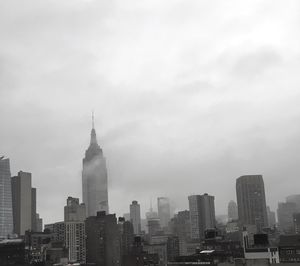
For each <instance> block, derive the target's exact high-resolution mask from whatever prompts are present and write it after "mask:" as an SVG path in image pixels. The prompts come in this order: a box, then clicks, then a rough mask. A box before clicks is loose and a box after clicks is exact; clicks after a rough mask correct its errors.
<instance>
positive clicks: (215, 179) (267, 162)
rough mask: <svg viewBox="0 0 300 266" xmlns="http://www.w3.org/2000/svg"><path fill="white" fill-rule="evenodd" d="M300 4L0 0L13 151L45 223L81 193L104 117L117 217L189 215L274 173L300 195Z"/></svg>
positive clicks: (277, 185) (2, 142)
mask: <svg viewBox="0 0 300 266" xmlns="http://www.w3.org/2000/svg"><path fill="white" fill-rule="evenodd" d="M299 29H300V1H298V0H294V1H293V0H287V1H283V0H281V1H277V0H264V1H263V0H249V1H240V0H235V1H233V0H226V1H224V0H219V1H215V0H207V1H201V0H195V1H188V0H182V1H179V0H172V1H161V0H151V1H150V0H136V1H124V0H111V1H102V0H99V1H83V0H70V1H62V0H56V1H54V0H53V1H49V0H44V1H40V0H35V1H32V0H27V1H16V0H4V1H1V2H0V153H1V154H3V155H6V156H8V157H9V158H10V160H11V168H12V169H11V170H12V174H13V175H15V174H16V173H17V172H18V171H19V170H23V171H29V172H32V173H33V185H34V186H35V187H37V190H38V191H37V193H38V211H39V212H40V214H41V216H42V217H43V218H44V222H45V223H49V222H55V221H60V220H62V219H63V206H64V205H65V201H66V198H67V196H76V197H80V198H81V169H82V161H81V160H82V158H83V156H84V152H85V149H86V148H87V147H88V144H89V134H90V129H91V118H90V116H91V111H92V109H94V110H95V114H96V130H97V134H98V140H99V142H100V145H101V147H102V148H103V150H104V154H105V156H106V158H107V164H108V174H109V203H110V210H111V212H113V213H114V212H116V213H117V214H118V215H122V214H123V213H125V212H128V211H129V204H130V202H131V201H132V200H138V201H139V202H141V206H142V212H145V211H146V209H148V208H149V199H150V197H152V198H153V202H155V199H156V197H157V196H169V197H170V198H171V199H172V200H173V201H174V204H175V208H176V209H177V210H181V209H185V208H187V207H188V201H187V196H188V195H190V194H195V193H197V194H203V193H205V192H207V193H209V194H212V195H214V196H215V203H216V211H217V213H218V214H223V213H226V212H227V203H228V201H229V200H231V199H234V200H235V199H236V196H235V179H236V178H237V177H239V176H240V175H243V174H263V176H264V181H265V187H266V196H267V203H268V204H269V205H270V206H271V208H272V209H273V210H275V209H276V208H277V202H278V201H282V200H284V198H285V197H286V196H287V195H289V194H294V193H300V181H299V174H300V164H299V157H300V156H299V153H300V123H299V121H300V73H299V69H300V33H299V32H300V30H299Z"/></svg>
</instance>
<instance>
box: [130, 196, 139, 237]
mask: <svg viewBox="0 0 300 266" xmlns="http://www.w3.org/2000/svg"><path fill="white" fill-rule="evenodd" d="M130 222H131V223H132V225H133V231H134V234H136V235H139V234H140V233H141V208H140V204H138V202H137V201H136V200H134V201H133V202H132V204H130Z"/></svg>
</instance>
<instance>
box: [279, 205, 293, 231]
mask: <svg viewBox="0 0 300 266" xmlns="http://www.w3.org/2000/svg"><path fill="white" fill-rule="evenodd" d="M294 213H297V205H296V203H294V202H279V203H278V209H277V217H278V224H279V228H280V230H281V232H283V233H293V231H294V221H293V214H294Z"/></svg>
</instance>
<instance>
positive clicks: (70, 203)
mask: <svg viewBox="0 0 300 266" xmlns="http://www.w3.org/2000/svg"><path fill="white" fill-rule="evenodd" d="M64 217H65V222H70V221H80V222H84V220H85V218H86V210H85V205H84V203H81V204H79V199H78V198H72V197H68V198H67V205H66V206H65V208H64Z"/></svg>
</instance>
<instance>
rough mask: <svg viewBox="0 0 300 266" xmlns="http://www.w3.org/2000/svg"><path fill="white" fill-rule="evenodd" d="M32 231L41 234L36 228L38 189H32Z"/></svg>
mask: <svg viewBox="0 0 300 266" xmlns="http://www.w3.org/2000/svg"><path fill="white" fill-rule="evenodd" d="M31 230H32V231H34V232H39V231H38V230H37V226H36V188H32V189H31Z"/></svg>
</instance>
